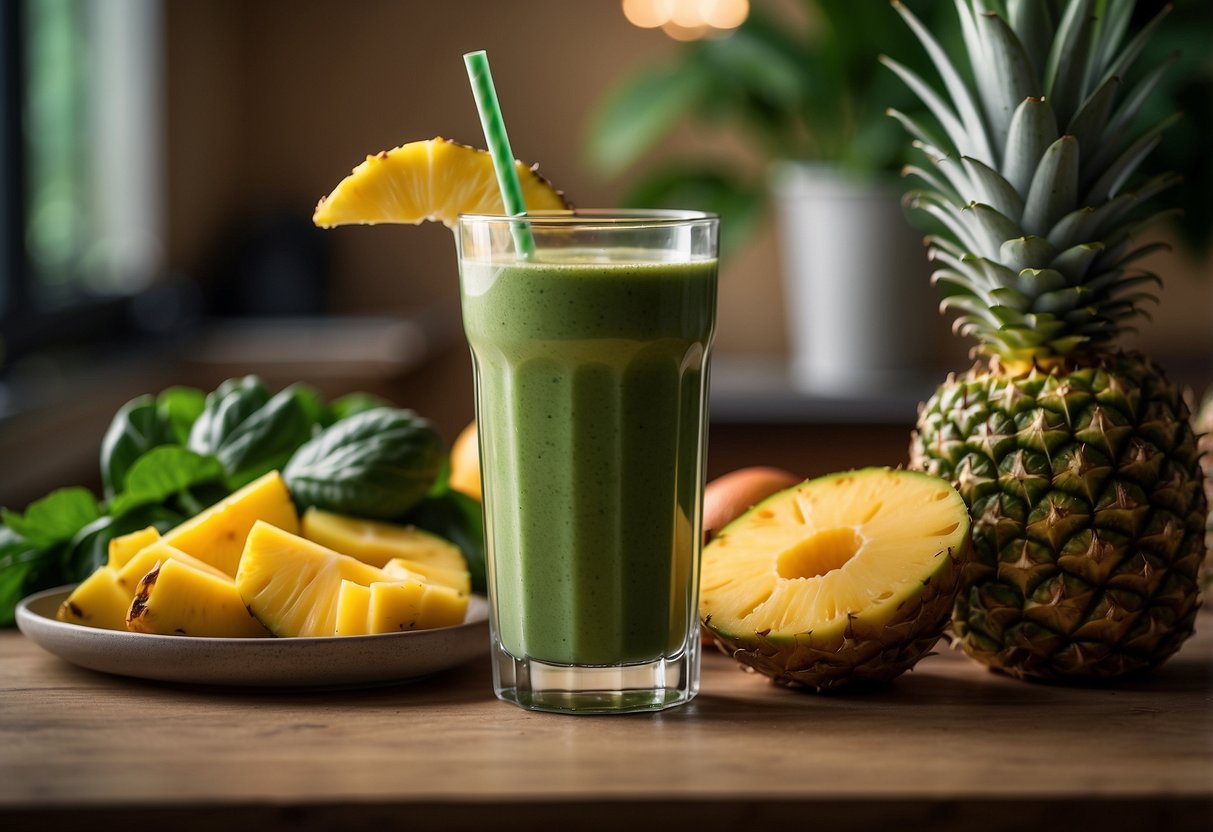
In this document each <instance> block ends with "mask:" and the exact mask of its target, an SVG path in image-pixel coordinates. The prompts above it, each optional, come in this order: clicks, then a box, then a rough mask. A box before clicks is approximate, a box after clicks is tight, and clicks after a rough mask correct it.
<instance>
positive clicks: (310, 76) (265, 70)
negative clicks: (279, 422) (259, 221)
mask: <svg viewBox="0 0 1213 832" xmlns="http://www.w3.org/2000/svg"><path fill="white" fill-rule="evenodd" d="M167 5H168V15H167V23H168V64H167V66H168V80H167V88H168V92H169V98H170V100H169V117H170V136H169V164H170V179H171V194H170V245H169V256H170V260H171V263H172V265H174V266H175V267H178V268H181V269H184V270H187V271H189V270H193V269H195V268H196V267H197V266H198V265H199V264H200V263H201V262H202V260H203V257H204V255H205V253H206V252H207V250H208V249H209V247H211V246H213V245H214V244H215V242H216V240H218V239H219V238H220V236H221V235H222V234H223V233H224V231H225V229H227V228H229V227H230V226H231V224H232V223H235V222H239V221H241V220H244V219H247V218H249V217H252V216H255V215H256V214H257V213H259V212H262V211H271V210H272V211H290V212H298V214H299V215H300V216H308V215H310V212H311V209H312V207H313V205H314V203H315V201H316V199H317V198H318V197H319V196H320V195H322V194H324V193H326V192H327V191H328V190H329V189H330V188H331V187H332V186H333V185H334V184H335V183H336V182H337V181H338V180H339V179H340V178H341V177H342V176H343V175H344V174H345V173H346V172H347V171H348V170H349V169H350V168H351V167H352V166H353V165H354V164H356V163H357V162H358V161H360V160H361V159H362V158H363V156H364V155H365V154H366V153H369V152H374V151H377V150H380V149H383V148H388V147H392V146H394V145H396V144H399V143H401V142H403V141H408V140H413V139H420V138H428V137H430V136H434V135H443V136H446V137H449V138H453V139H458V140H462V141H465V142H468V143H473V144H481V143H482V142H481V135H480V126H479V123H478V121H477V118H476V113H475V107H474V104H473V101H472V97H471V93H470V91H469V88H468V84H467V78H466V75H465V73H464V69H463V63H462V60H461V57H460V56H461V55H462V53H463V52H465V51H468V50H471V49H477V48H484V49H487V50H488V51H489V55H490V57H491V58H492V62H493V68H494V74H495V78H496V83H497V86H498V91H499V94H500V96H501V99H502V102H503V107H504V109H505V113H506V118H507V122H508V125H509V129H510V135H511V138H512V141H513V145H514V151H515V153H516V154H517V155H518V156H519V157H521V158H524V159H527V160H538V161H540V162H541V163H542V169H543V171H544V172H545V173H546V174H547V175H548V176H549V177H550V178H551V179H552V180H553V181H555V182H556V183H557V184H558V185H559V186H561V187H562V188H564V189H565V190H566V191H567V192H568V194H569V195H570V197H571V198H572V199H573V200H574V201H575V202H576V203H577V204H580V205H583V206H589V205H610V204H612V203H615V202H616V201H617V200H618V199H619V197H620V194H621V192H622V190H623V184H624V183H623V182H621V181H604V180H603V179H602V178H601V177H599V176H596V175H595V174H594V172H593V171H592V170H590V169H589V167H588V165H587V164H586V162H585V160H584V156H583V154H582V152H581V147H582V142H581V139H582V134H583V130H584V129H585V122H586V117H587V114H588V112H589V111H590V108H591V105H592V104H593V102H595V101H597V100H598V99H599V97H600V96H601V94H602V93H603V91H604V90H605V89H606V88H607V87H608V86H609V85H610V84H611V83H612V82H614V81H615V80H616V79H617V78H619V77H620V76H621V75H622V74H623V73H625V72H627V71H628V70H629V68H631V67H633V66H635V65H637V64H638V63H639V62H641V61H647V60H652V59H656V58H659V57H660V56H662V55H663V54H667V53H668V52H669V51H670V50H671V49H673V48H674V45H673V43H672V42H671V41H669V40H668V39H667V38H665V36H664V35H662V34H660V33H658V32H654V31H645V30H640V29H636V28H634V27H632V26H630V25H629V24H628V23H627V22H626V21H625V20H624V18H623V16H622V14H621V12H620V8H619V3H618V2H617V0H347V1H346V2H337V0H206V1H205V2H181V1H180V0H178V2H170V3H168V4H167ZM692 146H694V147H697V148H700V149H702V148H704V147H705V146H709V147H711V148H712V149H715V150H722V151H723V152H728V153H732V154H734V156H735V157H736V158H737V159H738V163H739V164H754V163H755V160H754V159H753V158H752V157H751V156H750V154H749V153H748V152H747V151H748V149H747V148H746V147H744V146H743V145H741V144H739V143H738V142H737V141H736V140H735V139H731V138H729V137H727V136H726V137H721V136H716V135H706V136H705V135H703V134H702V133H701V134H698V135H696V134H694V133H692V132H690V131H687V130H683V131H681V132H680V133H679V134H678V135H677V136H676V137H675V139H674V142H673V144H672V145H671V146H670V147H668V148H666V149H665V151H664V153H665V154H666V155H670V154H677V153H680V152H683V151H684V149H685V148H687V147H692ZM331 233H332V234H333V243H334V246H335V251H336V255H337V260H336V267H337V272H338V275H339V281H340V284H339V292H338V295H337V298H336V306H337V309H336V311H341V312H357V311H367V310H374V311H383V310H385V309H387V310H390V309H392V308H407V307H413V306H426V305H429V304H433V303H437V304H441V305H443V306H444V307H447V308H450V309H452V310H453V309H454V308H455V306H456V300H457V287H456V276H455V264H454V258H453V256H452V250H451V239H450V233H449V232H448V231H447V230H446V229H444V228H442V227H441V226H436V225H428V226H424V227H421V228H410V227H403V228H401V227H393V228H383V227H380V228H349V229H339V230H337V231H334V232H331ZM1154 266H1155V267H1156V268H1158V269H1159V270H1160V271H1161V272H1163V273H1164V274H1165V275H1166V276H1167V278H1168V288H1167V292H1166V293H1165V295H1164V301H1163V304H1162V307H1161V308H1160V309H1159V310H1158V314H1157V318H1158V323H1156V324H1155V325H1152V326H1150V327H1148V328H1147V329H1146V331H1145V333H1144V335H1143V336H1142V338H1141V339H1139V341H1138V343H1144V344H1145V345H1146V346H1148V347H1150V348H1152V349H1156V350H1160V351H1162V352H1170V351H1179V352H1193V351H1195V352H1200V354H1202V355H1205V356H1208V355H1213V332H1211V330H1213V327H1210V326H1209V323H1210V321H1211V320H1213V299H1211V292H1213V261H1210V260H1206V261H1204V262H1201V263H1194V262H1183V261H1180V260H1176V259H1162V260H1161V261H1159V260H1156V261H1155V262H1154ZM924 291H930V290H929V289H927V288H925V287H924ZM937 323H938V328H939V330H940V331H941V332H942V331H944V330H946V322H945V321H943V320H940V321H938V322H937ZM941 341H943V342H944V343H945V346H943V347H941V358H946V360H947V361H949V362H957V361H963V355H964V351H965V350H966V349H967V345H962V344H960V343H956V342H952V341H950V340H949V339H946V338H941ZM784 342H785V326H784V321H783V318H782V304H781V301H780V286H779V257H778V253H777V247H776V240H775V236H774V232H773V231H772V230H770V229H769V228H768V229H767V230H765V231H764V232H763V233H761V234H759V235H758V237H757V238H756V239H755V240H754V242H753V243H752V244H751V245H750V246H749V247H748V248H747V249H746V250H744V251H741V252H739V253H738V254H737V255H736V256H735V257H734V258H732V259H731V260H730V261H729V262H727V263H726V264H725V268H724V274H723V278H722V284H721V315H720V329H719V340H718V345H719V349H720V350H721V351H733V352H766V353H780V352H782V351H783V350H784Z"/></svg>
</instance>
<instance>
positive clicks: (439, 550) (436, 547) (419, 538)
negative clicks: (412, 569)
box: [300, 508, 468, 572]
mask: <svg viewBox="0 0 1213 832" xmlns="http://www.w3.org/2000/svg"><path fill="white" fill-rule="evenodd" d="M300 528H301V529H302V531H301V532H300V534H302V535H303V536H304V537H306V538H307V539H308V540H312V541H315V542H316V543H319V544H320V545H321V546H325V547H327V548H329V549H333V550H334V551H337V552H340V553H341V554H343V555H349V556H350V557H355V558H358V560H360V561H362V562H364V563H369V564H370V565H371V566H380V567H382V566H385V565H386V564H387V563H388V561H391V560H394V559H397V558H399V559H402V560H406V561H410V562H412V563H417V564H429V565H433V566H437V567H441V568H443V569H448V570H453V571H456V572H466V571H467V568H468V564H467V560H466V559H464V557H463V553H462V552H461V551H459V547H458V546H456V545H455V544H453V543H451V542H450V541H447V540H444V539H442V538H441V537H438V535H434V534H430V533H429V532H424V531H422V530H421V529H418V528H415V527H413V526H402V525H399V524H398V523H384V522H381V521H376V520H362V519H360V518H357V517H347V516H346V515H343V514H334V513H333V512H331V511H321V510H320V509H317V508H309V509H308V510H307V511H305V512H304V513H303V521H302V523H301V524H300Z"/></svg>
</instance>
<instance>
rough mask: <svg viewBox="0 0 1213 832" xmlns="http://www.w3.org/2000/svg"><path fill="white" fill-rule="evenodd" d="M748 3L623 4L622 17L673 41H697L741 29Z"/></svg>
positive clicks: (680, 0) (656, 0) (636, 0)
mask: <svg viewBox="0 0 1213 832" xmlns="http://www.w3.org/2000/svg"><path fill="white" fill-rule="evenodd" d="M749 13H750V3H749V0H623V16H624V17H626V18H627V19H628V22H630V23H632V24H633V25H635V26H639V27H641V28H642V29H655V28H657V27H660V28H661V30H662V31H663V32H665V33H666V34H667V35H669V36H670V37H672V38H673V39H674V40H698V39H699V38H701V37H705V36H711V35H717V34H721V33H722V32H726V31H728V30H730V29H736V28H737V27H738V26H740V25H741V24H742V23H743V22H744V21H745V19H746V17H747V16H748V15H749Z"/></svg>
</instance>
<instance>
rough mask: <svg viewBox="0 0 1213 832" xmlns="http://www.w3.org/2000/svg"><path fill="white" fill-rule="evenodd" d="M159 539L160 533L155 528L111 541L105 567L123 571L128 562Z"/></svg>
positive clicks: (148, 528)
mask: <svg viewBox="0 0 1213 832" xmlns="http://www.w3.org/2000/svg"><path fill="white" fill-rule="evenodd" d="M159 539H160V532H159V531H157V530H156V527H155V526H148V527H147V528H146V529H140V530H139V531H137V532H131V533H130V534H124V535H122V536H121V537H115V538H114V539H113V540H111V541H110V545H109V559H108V560H107V561H106V564H105V565H106V566H108V567H109V568H110V569H121V568H122V567H123V566H125V565H126V562H127V561H129V560H130V559H131V558H133V557H134V556H135V555H137V554H138V553H139V552H140V551H141V550H143V549H145V548H147V547H148V546H151V545H152V544H153V543H155V542H156V541H157V540H159Z"/></svg>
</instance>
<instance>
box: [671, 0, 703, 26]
mask: <svg viewBox="0 0 1213 832" xmlns="http://www.w3.org/2000/svg"><path fill="white" fill-rule="evenodd" d="M699 5H700V4H699V0H675V3H674V13H673V14H672V15H670V22H671V23H673V24H674V25H675V26H677V27H678V28H680V29H697V28H699V27H700V26H702V25H703V24H704V19H703V15H702V14H701V13H700V10H699Z"/></svg>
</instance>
